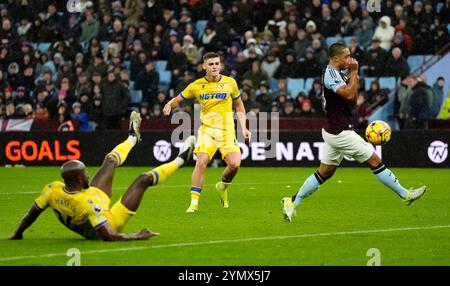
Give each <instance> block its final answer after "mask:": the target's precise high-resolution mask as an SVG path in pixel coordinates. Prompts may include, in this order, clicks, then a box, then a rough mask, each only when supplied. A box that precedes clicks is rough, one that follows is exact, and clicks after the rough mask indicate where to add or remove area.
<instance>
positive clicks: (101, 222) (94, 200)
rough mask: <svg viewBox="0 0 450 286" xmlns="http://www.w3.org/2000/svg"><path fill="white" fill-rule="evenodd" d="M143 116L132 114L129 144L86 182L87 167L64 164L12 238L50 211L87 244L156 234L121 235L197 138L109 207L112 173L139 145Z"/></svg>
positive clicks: (188, 154) (111, 155) (146, 231)
mask: <svg viewBox="0 0 450 286" xmlns="http://www.w3.org/2000/svg"><path fill="white" fill-rule="evenodd" d="M140 124H141V116H140V114H139V113H137V112H136V111H133V112H132V113H131V115H130V130H129V136H128V138H127V140H125V141H124V142H122V143H121V144H119V145H118V146H116V147H115V148H114V149H113V150H112V151H111V152H110V153H108V154H107V155H106V157H105V160H104V161H103V164H102V166H101V167H100V169H99V170H98V172H97V173H96V174H95V176H94V178H93V179H92V181H91V182H90V183H89V174H88V172H87V170H86V166H85V165H84V164H83V163H82V162H81V161H78V160H72V161H68V162H65V163H64V164H63V165H62V167H61V177H62V178H63V180H64V183H62V182H60V181H55V182H52V183H50V184H48V185H46V186H45V187H44V189H43V191H42V193H41V195H40V196H39V197H38V198H37V199H36V200H35V202H34V204H33V206H32V207H31V208H30V210H29V211H28V213H27V214H26V215H25V217H24V218H23V219H22V222H21V223H20V225H19V227H18V229H17V230H16V231H15V233H14V234H13V235H12V236H11V237H10V238H11V239H22V238H23V232H24V231H25V230H26V229H27V228H28V227H29V226H30V225H31V224H32V223H33V222H34V221H35V220H36V219H37V218H38V217H39V215H40V214H41V213H42V212H43V211H44V210H45V209H46V208H47V207H50V208H52V209H53V210H54V211H55V214H56V215H57V217H58V219H59V220H60V221H61V223H62V224H64V225H65V226H66V227H67V228H69V229H70V230H72V231H74V232H76V233H78V234H80V235H82V236H83V237H85V238H86V239H99V238H100V239H103V240H106V241H116V240H146V239H149V238H150V237H152V236H155V235H159V234H158V233H155V232H152V231H151V230H149V229H143V230H141V231H139V232H137V233H132V234H124V233H121V230H122V228H123V227H124V226H125V224H126V223H127V221H128V220H129V219H130V217H131V216H133V215H134V214H136V210H137V209H138V207H139V204H140V203H141V200H142V198H143V196H144V193H145V190H146V189H147V188H148V187H150V186H154V185H156V184H158V183H161V182H163V181H164V180H165V179H166V178H167V177H168V176H170V175H171V174H172V173H173V172H175V171H176V170H177V169H178V168H180V167H182V166H183V165H184V164H185V163H186V162H187V161H188V160H189V158H190V157H191V156H192V151H193V149H194V145H195V137H194V136H190V137H188V138H187V139H186V140H185V142H184V143H183V147H182V149H181V150H180V154H179V155H178V157H177V158H175V160H173V161H172V162H169V163H167V164H164V165H161V166H159V167H157V168H155V169H153V170H151V171H149V172H146V173H143V174H141V175H139V176H138V177H137V178H136V180H135V181H134V182H133V183H132V184H131V186H130V187H129V188H128V190H127V191H126V192H125V194H124V195H123V196H122V197H121V198H120V199H119V200H118V201H117V202H116V203H115V204H114V206H113V207H112V208H110V202H111V192H112V182H113V177H114V171H115V168H117V167H119V166H120V165H122V164H123V162H125V160H126V158H127V156H128V153H129V152H130V151H131V149H132V148H133V147H134V145H136V143H137V142H139V141H140V140H141V135H140V130H139V128H140Z"/></svg>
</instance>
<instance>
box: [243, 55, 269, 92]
mask: <svg viewBox="0 0 450 286" xmlns="http://www.w3.org/2000/svg"><path fill="white" fill-rule="evenodd" d="M242 79H243V80H246V79H248V80H250V81H251V82H252V85H253V86H254V87H255V88H259V85H260V83H261V82H262V81H266V82H267V81H268V80H269V77H268V75H267V74H266V73H265V72H264V71H262V70H261V63H260V62H259V61H258V60H255V61H253V62H252V65H251V69H250V70H249V71H247V72H246V73H245V74H244V75H243V76H242Z"/></svg>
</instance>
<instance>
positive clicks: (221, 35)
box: [212, 13, 231, 47]
mask: <svg viewBox="0 0 450 286" xmlns="http://www.w3.org/2000/svg"><path fill="white" fill-rule="evenodd" d="M212 25H213V27H214V31H215V32H216V37H217V41H218V45H219V46H220V47H228V46H229V45H230V43H229V42H230V32H231V27H230V25H228V23H227V22H225V21H224V16H223V13H217V14H216V16H215V21H214V22H213V23H212Z"/></svg>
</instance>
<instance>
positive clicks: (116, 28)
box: [109, 16, 127, 42]
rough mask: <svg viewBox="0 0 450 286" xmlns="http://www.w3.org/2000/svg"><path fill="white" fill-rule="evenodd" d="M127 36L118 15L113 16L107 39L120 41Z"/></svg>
mask: <svg viewBox="0 0 450 286" xmlns="http://www.w3.org/2000/svg"><path fill="white" fill-rule="evenodd" d="M126 37H127V31H126V30H125V28H124V25H123V22H122V19H121V18H120V17H117V16H116V17H114V21H113V25H112V31H111V34H110V35H109V40H110V41H112V42H122V41H124V40H125V39H126Z"/></svg>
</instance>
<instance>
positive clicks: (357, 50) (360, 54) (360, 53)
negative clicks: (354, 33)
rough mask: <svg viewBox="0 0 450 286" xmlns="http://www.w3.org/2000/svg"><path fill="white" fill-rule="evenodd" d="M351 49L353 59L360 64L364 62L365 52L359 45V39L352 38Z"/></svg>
mask: <svg viewBox="0 0 450 286" xmlns="http://www.w3.org/2000/svg"><path fill="white" fill-rule="evenodd" d="M349 49H350V54H351V56H352V58H354V59H356V60H357V61H358V62H362V60H363V58H364V50H363V49H362V48H361V46H360V45H359V42H358V39H357V38H355V37H353V38H352V40H351V42H350V47H349Z"/></svg>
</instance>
